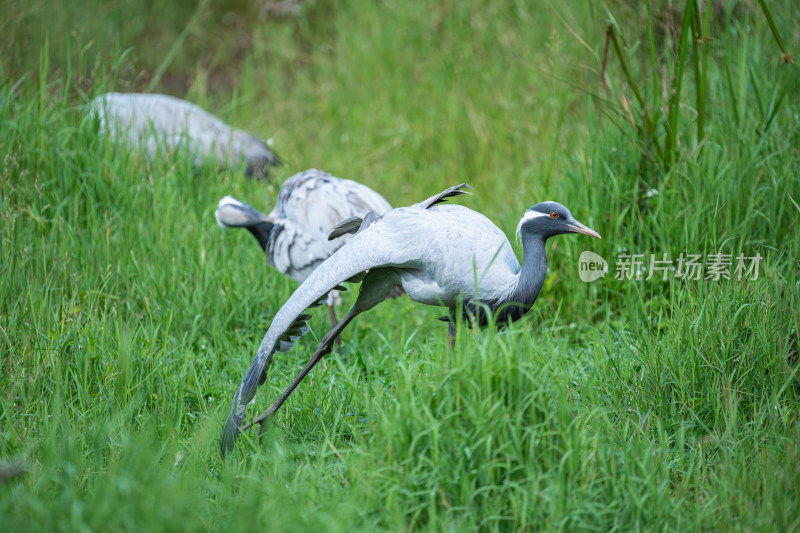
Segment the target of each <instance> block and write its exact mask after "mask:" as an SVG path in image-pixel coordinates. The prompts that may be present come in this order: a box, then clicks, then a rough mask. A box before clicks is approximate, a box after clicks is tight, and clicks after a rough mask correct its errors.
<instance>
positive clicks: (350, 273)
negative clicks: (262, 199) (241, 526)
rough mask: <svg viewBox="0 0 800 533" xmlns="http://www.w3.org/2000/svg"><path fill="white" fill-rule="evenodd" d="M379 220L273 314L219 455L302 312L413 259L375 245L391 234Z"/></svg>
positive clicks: (303, 323) (300, 323) (409, 252)
mask: <svg viewBox="0 0 800 533" xmlns="http://www.w3.org/2000/svg"><path fill="white" fill-rule="evenodd" d="M380 222H381V221H380V220H378V221H377V222H376V223H375V224H373V225H372V226H371V227H370V228H368V229H367V230H365V231H363V232H361V233H359V234H358V235H356V236H354V237H353V238H352V239H351V240H350V242H348V243H347V244H346V245H344V246H343V247H341V248H340V249H339V250H337V251H336V253H334V254H333V255H332V256H330V257H329V258H328V259H327V260H326V261H325V262H323V263H322V264H321V265H320V266H319V267H317V269H316V270H314V271H313V272H312V273H311V275H309V277H308V278H307V279H306V280H305V281H304V282H303V283H302V285H300V287H299V288H298V289H297V290H296V291H295V292H294V294H292V296H291V297H290V298H289V300H288V301H287V302H286V303H285V304H284V305H283V307H281V308H280V310H279V311H278V312H277V314H276V315H275V318H273V320H272V324H270V327H269V329H268V330H267V333H266V335H265V336H264V340H262V341H261V345H260V346H259V348H258V352H256V356H255V359H253V362H252V364H251V365H250V368H248V369H247V372H246V373H245V376H244V378H243V379H242V382H241V384H240V385H239V388H238V389H237V391H236V394H235V395H234V397H233V401H232V402H231V407H230V410H229V411H228V418H227V420H226V422H225V429H224V430H223V434H222V445H221V452H222V454H223V456H224V455H225V453H226V452H227V451H228V450H229V449H230V448H231V447H232V446H233V443H234V442H235V440H236V437H237V435H238V434H239V427H240V426H241V423H242V420H243V419H244V415H245V410H246V408H247V404H248V403H249V402H250V401H251V400H252V399H253V397H254V396H255V393H256V389H257V388H258V386H259V385H261V384H263V383H264V381H265V380H266V372H267V370H268V369H269V366H270V364H271V363H272V358H273V355H274V354H275V352H285V351H288V350H289V349H291V348H292V346H293V345H294V342H295V340H296V339H297V338H298V337H300V336H301V335H303V334H305V333H306V332H307V331H308V325H307V321H308V320H309V319H310V318H311V315H309V314H307V313H306V309H308V308H309V307H315V306H317V305H321V304H322V303H323V302H324V301H325V299H326V298H327V295H328V293H329V292H330V291H331V290H333V289H339V290H341V289H342V288H343V287H341V286H340V284H341V283H343V282H345V281H347V280H350V279H353V278H356V279H358V277H359V276H360V275H361V274H362V273H363V272H365V271H367V270H369V269H373V268H379V267H384V266H404V265H408V264H410V263H412V262H413V261H414V259H415V257H414V255H415V254H414V251H413V247H403V248H401V249H393V248H392V247H391V246H382V245H381V244H382V243H386V237H387V233H389V234H390V233H391V232H392V227H391V223H389V224H386V225H384V227H382V225H381V224H380Z"/></svg>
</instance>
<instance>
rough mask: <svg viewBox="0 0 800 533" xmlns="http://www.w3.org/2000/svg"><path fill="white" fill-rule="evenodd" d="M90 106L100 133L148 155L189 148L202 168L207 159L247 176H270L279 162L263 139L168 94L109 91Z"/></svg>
mask: <svg viewBox="0 0 800 533" xmlns="http://www.w3.org/2000/svg"><path fill="white" fill-rule="evenodd" d="M88 110H89V111H90V112H91V113H92V114H93V115H94V116H96V117H97V118H98V120H99V122H100V134H101V135H108V136H110V137H111V138H112V139H114V140H116V141H123V142H126V143H127V144H129V145H130V146H132V147H134V148H138V149H143V150H144V151H145V154H146V155H147V157H148V158H150V159H153V158H155V157H156V156H157V155H158V154H159V153H160V151H169V150H179V149H186V150H188V151H189V152H190V153H191V154H192V157H193V158H194V165H195V166H196V167H199V166H200V165H202V164H203V162H204V161H207V160H212V159H213V160H216V161H217V162H218V163H220V164H223V165H231V166H234V167H238V166H240V165H242V164H244V163H245V162H246V164H247V166H246V168H245V174H246V175H247V176H251V177H267V176H268V175H269V168H270V167H274V166H277V165H279V164H280V160H279V159H278V156H276V155H275V154H274V153H273V152H272V151H271V150H270V149H269V148H267V145H266V144H264V143H263V142H262V141H261V140H260V139H258V138H256V137H254V136H253V135H250V134H249V133H246V132H244V131H241V130H237V129H234V128H231V127H230V126H228V125H227V124H225V123H224V122H222V121H221V120H220V119H218V118H217V117H215V116H214V115H212V114H211V113H209V112H207V111H205V110H204V109H202V108H201V107H199V106H197V105H195V104H192V103H190V102H187V101H185V100H181V99H179V98H174V97H172V96H167V95H164V94H140V93H106V94H101V95H100V96H98V97H96V98H95V99H94V100H92V101H91V102H90V103H89V105H88Z"/></svg>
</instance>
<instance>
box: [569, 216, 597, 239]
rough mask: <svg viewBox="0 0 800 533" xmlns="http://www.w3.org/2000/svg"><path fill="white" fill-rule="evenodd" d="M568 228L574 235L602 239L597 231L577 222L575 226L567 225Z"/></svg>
mask: <svg viewBox="0 0 800 533" xmlns="http://www.w3.org/2000/svg"><path fill="white" fill-rule="evenodd" d="M567 227H568V228H569V230H570V231H571V232H573V233H583V234H584V235H588V236H589V237H597V238H598V239H602V237H600V234H599V233H597V232H596V231H595V230H593V229H591V228H587V227H586V226H584V225H583V224H581V223H580V222H578V221H577V220H576V221H575V224H567Z"/></svg>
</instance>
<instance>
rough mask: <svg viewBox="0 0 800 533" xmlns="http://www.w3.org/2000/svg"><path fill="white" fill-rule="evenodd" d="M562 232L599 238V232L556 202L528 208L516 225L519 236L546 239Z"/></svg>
mask: <svg viewBox="0 0 800 533" xmlns="http://www.w3.org/2000/svg"><path fill="white" fill-rule="evenodd" d="M562 233H582V234H584V235H589V236H590V237H597V238H598V239H599V238H600V234H599V233H597V232H596V231H594V230H593V229H590V228H587V227H586V226H584V225H583V224H581V223H580V222H578V221H577V220H575V217H573V216H572V213H571V212H570V210H569V209H567V208H566V207H564V206H563V205H561V204H559V203H558V202H542V203H540V204H536V205H535V206H533V207H531V208H529V209H528V210H527V211H525V214H524V215H523V216H522V219H521V220H520V221H519V225H518V226H517V234H518V235H519V236H520V237H521V238H524V237H525V236H526V235H536V236H539V237H540V238H542V239H543V240H547V239H548V238H550V237H554V236H555V235H561V234H562Z"/></svg>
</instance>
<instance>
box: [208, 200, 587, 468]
mask: <svg viewBox="0 0 800 533" xmlns="http://www.w3.org/2000/svg"><path fill="white" fill-rule="evenodd" d="M465 188H468V186H467V185H466V184H461V185H458V186H456V187H451V188H449V189H447V190H445V191H444V192H442V193H440V194H438V195H436V196H432V197H431V198H429V199H427V200H425V201H424V202H422V203H419V204H415V205H412V206H410V207H401V208H398V209H393V210H391V211H389V212H388V213H386V214H385V215H383V216H382V217H379V216H376V215H372V214H368V215H367V216H365V217H363V219H360V220H358V219H351V220H348V221H345V222H343V223H342V224H340V225H339V226H338V227H337V228H335V229H334V231H333V232H332V235H337V234H339V233H344V232H355V236H354V237H353V238H352V239H351V240H350V242H348V243H347V244H346V245H344V246H342V247H341V248H340V249H339V250H337V252H336V253H334V254H333V255H332V256H331V257H329V258H328V260H327V261H325V262H324V263H322V264H321V265H320V266H319V267H318V268H317V269H316V270H314V272H312V273H311V275H310V276H309V277H308V279H306V280H305V281H304V282H303V284H302V285H301V286H300V287H299V288H298V289H297V290H296V291H295V292H294V294H292V296H291V297H290V298H289V300H288V301H287V302H286V304H284V306H283V307H281V309H280V310H279V311H278V313H277V314H276V315H275V317H274V319H273V320H272V324H271V325H270V327H269V330H268V331H267V333H266V335H265V336H264V340H263V341H262V342H261V346H260V347H259V348H258V352H257V353H256V357H255V359H254V360H253V363H252V364H251V365H250V368H248V370H247V373H246V374H245V376H244V379H242V383H241V385H239V389H238V390H237V391H236V394H235V395H234V397H233V402H232V403H231V408H230V411H229V412H228V418H227V421H226V422H225V428H224V430H223V435H222V443H221V453H222V455H223V456H224V455H225V454H226V453H227V452H228V451H229V450H230V449H231V448H232V447H233V444H234V442H235V440H236V437H237V436H238V434H239V433H240V432H241V431H243V430H245V429H247V428H249V427H251V426H252V425H253V424H255V423H256V422H259V423H260V424H261V426H262V429H263V427H264V425H265V424H266V423H267V422H268V420H269V419H270V418H271V417H272V415H273V414H274V413H275V412H276V411H277V410H278V409H279V408H280V406H281V405H282V404H283V402H284V401H286V398H288V397H289V395H290V394H291V393H292V391H294V389H295V388H296V387H297V385H298V384H299V383H300V382H301V381H302V380H303V378H304V377H305V376H306V374H308V372H309V371H310V370H311V369H312V368H313V367H314V365H315V364H317V362H319V360H320V359H322V357H324V356H325V355H327V354H328V353H330V351H331V349H332V346H333V342H334V339H335V338H336V336H337V335H338V334H339V333H340V332H341V331H342V330H343V329H344V328H345V327H346V326H347V325H348V324H349V323H350V321H352V320H353V319H354V318H355V317H356V316H357V315H359V314H360V313H363V312H364V311H368V310H369V309H372V308H373V307H374V306H376V305H377V304H378V303H380V302H381V301H383V300H385V299H386V297H387V296H388V295H389V294H390V293H391V292H392V291H393V290H394V288H395V286H396V285H398V284H400V285H402V287H403V289H405V292H406V294H408V296H409V297H410V298H411V299H412V300H414V301H417V302H420V303H424V304H428V305H439V306H445V307H447V308H448V310H449V316H448V317H446V319H447V320H448V321H450V323H451V328H452V323H453V321H454V320H455V317H456V313H457V310H458V309H459V301H461V309H462V311H463V313H464V314H465V315H466V316H467V317H470V318H473V319H475V320H476V321H477V322H478V323H479V324H485V323H486V322H487V321H488V320H489V316H488V315H489V314H490V313H491V314H492V315H495V316H497V320H498V322H499V323H504V322H510V321H514V320H516V319H518V318H520V317H521V316H522V315H524V314H525V313H526V312H527V311H528V310H529V309H530V308H531V306H532V305H533V303H534V301H535V300H536V297H537V296H538V294H539V291H540V290H541V288H542V284H543V283H544V278H545V273H546V271H547V254H546V250H545V241H546V240H547V239H548V238H550V237H553V236H555V235H560V234H562V233H583V234H584V235H590V236H592V237H597V238H600V235H599V234H598V233H597V232H595V231H594V230H591V229H589V228H587V227H586V226H584V225H583V224H581V223H580V222H578V221H577V220H575V218H573V216H572V214H571V213H570V211H569V209H567V208H566V207H564V206H563V205H561V204H559V203H556V202H544V203H540V204H537V205H535V206H533V207H531V208H530V209H528V210H527V211H525V214H524V215H523V217H522V219H521V220H520V222H519V225H518V226H517V232H518V234H519V236H520V238H521V240H522V248H523V261H522V266H521V267H520V264H519V261H517V258H516V256H515V255H514V252H513V250H512V249H511V244H510V243H509V242H508V239H507V238H506V236H505V234H504V233H503V232H502V231H501V230H500V229H499V228H498V227H497V226H495V225H494V224H493V223H492V222H491V221H490V220H489V219H488V218H486V217H485V216H483V215H481V214H480V213H476V212H475V211H472V210H471V209H468V208H466V207H463V206H458V205H439V204H440V203H441V202H443V201H444V200H446V199H447V198H450V197H453V196H457V195H459V194H464V192H465V191H464V189H465ZM357 280H360V281H361V289H360V291H359V294H358V298H357V299H356V302H355V304H354V305H353V307H352V309H351V310H350V312H349V313H348V314H347V315H346V316H345V317H344V318H343V319H342V321H341V322H339V323H338V324H337V325H336V326H335V327H334V328H333V329H331V331H330V332H328V334H327V335H325V336H324V337H323V338H322V342H320V344H319V346H318V347H317V350H316V351H315V352H314V354H313V355H312V356H311V359H310V360H309V361H308V363H307V364H306V365H305V367H304V368H303V370H302V371H301V372H300V374H298V376H297V377H296V378H295V379H294V380H293V381H292V383H291V384H290V385H289V387H288V388H287V389H286V390H285V391H284V392H283V394H281V396H280V397H279V398H278V400H277V401H275V403H273V404H272V405H271V406H270V407H269V408H268V409H267V410H266V411H264V412H263V413H262V414H261V415H259V416H258V417H256V418H255V419H254V420H253V422H251V423H249V424H247V425H245V426H242V425H241V422H242V420H243V419H244V414H245V410H246V407H247V404H248V402H250V401H251V400H252V399H253V397H254V396H255V393H256V389H257V388H258V386H259V385H261V384H263V383H264V382H265V381H266V374H267V371H268V370H269V367H270V364H271V363H272V358H273V355H274V354H275V352H285V351H287V350H289V349H290V348H291V347H292V346H293V344H294V341H295V340H296V339H297V338H298V337H300V336H301V335H303V334H304V333H306V332H307V331H308V325H307V324H306V322H307V321H308V319H309V318H310V315H308V314H306V313H305V310H306V309H307V308H309V307H313V306H315V305H321V304H322V302H324V301H325V298H326V295H327V294H328V292H329V291H331V290H333V289H339V290H341V289H342V288H343V287H341V286H340V284H341V283H343V282H345V281H357Z"/></svg>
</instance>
